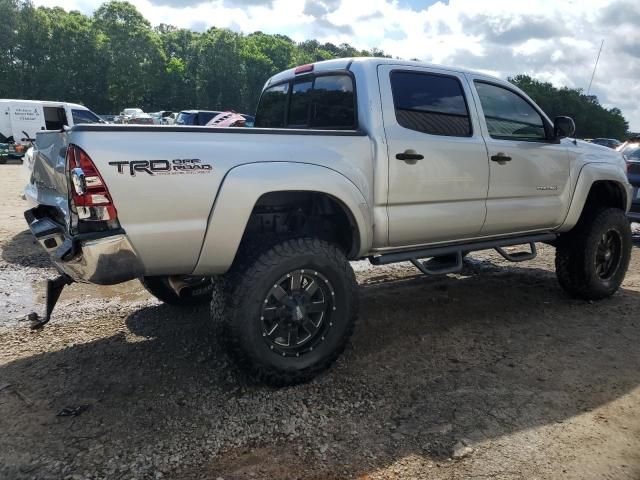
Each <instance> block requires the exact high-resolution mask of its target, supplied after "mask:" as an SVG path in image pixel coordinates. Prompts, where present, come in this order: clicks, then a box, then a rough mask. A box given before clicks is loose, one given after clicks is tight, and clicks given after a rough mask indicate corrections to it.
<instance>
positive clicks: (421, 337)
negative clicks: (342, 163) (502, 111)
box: [0, 264, 640, 480]
mask: <svg viewBox="0 0 640 480" xmlns="http://www.w3.org/2000/svg"><path fill="white" fill-rule="evenodd" d="M478 270H486V271H485V272H484V275H482V276H480V275H475V273H477V271H478ZM360 293H361V304H362V307H361V315H360V319H361V320H360V323H359V326H358V328H357V329H356V332H355V335H354V338H353V345H352V347H351V348H350V349H349V350H348V351H347V352H346V354H345V355H344V356H343V358H342V359H341V360H340V361H339V362H338V364H337V365H336V366H334V368H333V369H331V370H330V371H329V372H328V373H326V374H324V375H322V376H321V377H319V378H318V379H316V380H314V381H313V382H310V383H309V384H306V385H301V386H297V387H292V388H285V389H280V390H273V389H269V388H266V387H262V386H259V385H255V384H252V383H251V382H250V381H248V380H247V379H245V378H244V377H243V376H242V375H241V374H238V373H237V372H236V371H235V369H234V368H233V367H229V368H227V367H228V364H227V359H226V357H225V356H224V355H223V354H221V353H220V352H219V351H218V350H217V349H216V348H213V347H212V346H213V345H215V344H216V342H215V338H214V337H213V333H212V330H211V329H210V327H209V324H208V314H207V309H206V308H201V309H197V310H190V311H184V310H179V309H176V308H173V307H170V306H165V305H160V306H153V307H149V308H144V309H142V310H140V311H138V312H136V313H134V314H133V315H131V316H129V317H128V318H126V320H125V322H126V328H125V329H123V330H122V332H121V333H119V334H116V335H112V336H110V337H107V338H102V339H100V340H98V341H91V342H88V343H77V344H73V343H71V344H69V345H68V346H67V347H66V348H63V349H61V350H59V351H56V352H53V353H44V354H41V355H36V356H32V357H29V358H25V359H21V360H16V361H13V362H10V363H8V364H6V365H3V366H0V380H1V381H0V384H1V383H9V384H12V385H14V386H15V388H16V390H19V391H20V395H17V394H14V393H12V391H11V389H7V391H5V392H2V391H0V431H2V432H3V433H2V436H1V437H0V452H1V453H0V465H4V466H5V467H4V469H5V470H4V471H3V470H2V468H0V473H3V474H4V475H5V476H6V475H8V477H7V478H9V477H11V478H23V477H24V478H27V477H29V478H30V477H33V476H37V477H38V478H48V477H47V476H46V474H47V469H48V468H49V466H50V465H51V464H52V462H54V461H59V462H62V463H63V464H67V465H71V467H69V469H68V470H67V471H66V473H74V472H75V470H74V468H75V467H73V465H78V464H82V465H87V466H91V467H87V468H84V469H79V470H78V471H92V472H106V473H107V474H108V473H109V472H110V470H109V468H111V467H110V466H109V465H110V464H109V459H113V458H117V462H116V463H118V464H120V463H127V462H132V464H135V462H136V461H141V460H136V458H138V457H140V458H147V459H148V458H150V459H151V460H150V461H151V464H154V465H155V466H154V467H153V469H151V470H148V472H147V473H148V474H149V476H152V475H153V472H154V471H155V470H154V469H159V470H161V471H164V472H165V474H166V477H165V478H180V479H190V478H217V477H219V476H222V477H224V478H225V479H227V480H228V479H230V478H245V476H246V474H247V472H248V471H253V472H260V473H259V476H261V477H273V478H276V477H277V478H298V477H300V475H301V472H304V471H305V470H308V472H309V474H310V475H311V476H312V478H313V476H314V475H316V476H317V477H318V478H320V477H321V478H333V476H334V475H335V477H340V478H342V477H344V476H348V475H354V476H355V475H360V474H364V473H367V472H372V471H375V470H376V469H379V468H382V467H384V466H385V465H388V464H390V463H393V462H395V461H397V460H399V459H401V458H404V457H407V456H410V455H414V456H415V455H417V456H420V457H423V458H425V459H435V460H441V459H443V458H446V457H448V456H450V454H451V452H452V449H453V446H454V445H455V444H456V442H457V441H459V439H461V438H466V439H468V440H470V441H471V442H475V441H480V440H484V439H492V438H498V437H501V436H504V435H508V434H511V433H514V432H518V431H522V430H525V429H530V428H532V427H536V426H540V425H546V424H551V423H556V422H562V421H564V420H566V419H569V418H571V417H574V416H575V415H578V414H580V413H582V412H585V411H588V410H591V409H594V408H596V407H598V406H600V405H603V404H605V403H607V402H611V401H612V400H615V399H616V398H618V397H619V396H621V395H623V394H625V393H627V392H629V391H630V390H632V389H634V388H636V387H637V386H638V385H639V384H640V369H639V368H638V366H640V349H638V347H637V346H638V343H639V341H640V330H639V329H638V323H637V322H638V320H637V315H636V313H637V312H638V307H639V306H640V294H639V293H638V292H635V291H630V290H622V291H621V292H619V293H618V294H617V295H616V296H614V297H613V298H611V299H608V300H605V301H603V302H599V303H595V304H590V303H588V302H580V301H574V300H570V299H568V298H566V296H564V295H563V293H562V292H561V291H560V290H559V288H558V287H557V285H556V282H555V278H554V277H553V275H552V274H551V273H550V272H548V271H546V270H536V269H527V268H519V267H511V268H505V269H497V268H495V267H492V266H491V265H485V264H477V265H472V266H471V267H469V268H467V270H466V271H465V275H463V276H462V277H459V278H450V277H448V278H422V277H420V278H414V279H410V280H404V281H396V282H388V283H382V284H377V285H372V286H363V287H361V289H360ZM634 312H636V313H634ZM115 321H117V320H114V322H115ZM89 327H90V326H89ZM49 328H56V327H54V326H52V327H49ZM34 335H41V336H46V335H47V329H45V330H44V331H42V332H39V333H34ZM25 399H26V400H25ZM79 405H88V406H89V409H88V410H87V411H86V412H84V413H83V414H82V415H81V416H78V417H57V416H56V412H58V411H59V410H60V409H62V408H63V407H67V406H79ZM256 449H258V450H256ZM158 451H162V452H165V453H163V457H162V458H156V457H155V456H154V455H155V453H154V452H158ZM167 451H169V452H174V453H175V455H178V457H175V458H178V459H179V460H178V461H176V462H173V460H171V456H170V454H166V452H167ZM220 451H224V452H226V454H225V455H223V456H220V455H217V453H218V452H220ZM252 452H253V453H252ZM255 452H260V453H259V454H258V455H256V453H255ZM165 457H166V458H165ZM143 463H144V462H143ZM300 465H305V469H302V470H301V467H300ZM141 468H142V467H141ZM143 473H144V472H143ZM140 476H144V475H140Z"/></svg>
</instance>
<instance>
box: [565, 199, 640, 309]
mask: <svg viewBox="0 0 640 480" xmlns="http://www.w3.org/2000/svg"><path fill="white" fill-rule="evenodd" d="M631 245H632V239H631V229H630V228H629V222H628V221H627V218H626V216H625V214H624V212H623V211H622V210H619V209H617V208H607V209H601V210H597V211H596V212H594V213H593V215H592V216H591V217H590V218H586V219H581V220H580V223H579V224H578V225H577V226H576V228H575V229H574V230H572V231H571V232H569V233H567V234H565V235H564V236H563V237H561V238H560V240H559V243H558V246H557V248H556V275H557V277H558V281H559V283H560V285H561V286H562V288H563V289H564V290H565V291H566V292H567V293H569V294H570V295H572V296H574V297H576V298H581V299H585V300H600V299H602V298H606V297H608V296H610V295H613V294H614V293H615V292H616V290H618V288H619V287H620V285H621V284H622V281H623V280H624V276H625V274H626V273H627V268H628V267H629V260H630V259H631Z"/></svg>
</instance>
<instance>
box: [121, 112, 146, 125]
mask: <svg viewBox="0 0 640 480" xmlns="http://www.w3.org/2000/svg"><path fill="white" fill-rule="evenodd" d="M143 113H144V112H143V111H142V109H141V108H125V109H124V110H123V111H122V112H120V115H119V116H118V117H119V118H118V123H129V121H130V120H131V119H132V118H135V117H137V116H138V115H142V114H143Z"/></svg>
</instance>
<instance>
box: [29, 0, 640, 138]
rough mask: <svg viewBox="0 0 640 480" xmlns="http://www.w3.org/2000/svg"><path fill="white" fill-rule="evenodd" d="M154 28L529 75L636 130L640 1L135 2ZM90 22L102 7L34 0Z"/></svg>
mask: <svg viewBox="0 0 640 480" xmlns="http://www.w3.org/2000/svg"><path fill="white" fill-rule="evenodd" d="M130 1H131V3H133V4H134V5H135V6H136V7H137V8H138V9H139V10H140V12H141V13H142V14H143V15H144V16H145V17H146V18H147V19H149V21H151V23H152V24H154V25H156V24H159V23H171V24H174V25H177V26H180V27H192V26H194V25H197V26H198V28H199V29H202V28H203V27H209V26H217V27H233V28H234V29H235V30H238V29H239V30H241V31H243V32H252V31H256V30H262V31H264V32H267V33H281V34H285V35H289V36H290V37H291V38H293V39H294V40H297V41H301V40H305V39H308V38H316V39H318V40H319V41H321V42H326V41H329V42H333V43H336V44H339V43H342V42H347V43H350V44H351V45H353V46H355V47H358V48H372V47H377V48H381V49H382V50H384V51H385V52H387V53H388V54H391V55H394V56H398V57H401V58H419V59H421V60H424V61H427V62H434V63H442V64H449V65H455V66H462V67H467V68H472V69H476V70H482V71H485V72H493V73H494V74H497V75H498V76H502V77H507V76H511V75H516V74H518V73H526V74H529V75H532V76H534V77H536V78H539V79H541V80H545V81H552V82H553V83H555V84H556V85H567V86H570V87H576V88H584V89H586V88H587V86H588V84H589V79H590V77H591V71H592V69H593V64H594V62H595V58H596V55H597V52H598V48H599V46H600V42H601V40H602V39H604V40H605V45H604V49H603V52H602V56H601V58H600V63H599V65H598V71H597V73H596V77H595V79H594V82H593V86H592V93H594V94H597V95H598V97H599V98H600V101H601V102H602V103H603V104H604V105H605V106H609V107H611V106H617V107H619V108H620V109H621V110H622V112H623V114H624V115H625V117H626V118H627V120H629V122H630V126H631V129H632V130H635V131H640V102H638V101H637V99H638V98H640V82H638V81H637V80H638V78H640V30H639V29H638V25H639V24H640V2H638V1H637V0H584V1H577V0H573V1H572V0H569V1H563V2H558V1H556V0H528V1H527V2H520V1H514V0H484V1H478V0H451V1H449V2H448V3H445V2H442V1H438V2H436V3H433V2H427V3H429V4H430V5H429V6H427V7H425V8H423V9H421V10H419V9H415V8H414V9H409V8H402V7H400V6H399V3H398V1H397V0H367V2H366V3H364V2H361V1H358V0H305V1H301V0H187V1H179V0H130ZM34 3H36V4H37V5H47V6H53V5H59V6H62V7H64V8H66V9H72V8H73V9H78V10H80V11H82V12H84V13H88V14H90V13H91V12H92V11H93V10H94V9H95V8H97V7H98V6H99V4H100V3H101V0H35V1H34Z"/></svg>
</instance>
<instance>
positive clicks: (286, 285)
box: [212, 238, 357, 386]
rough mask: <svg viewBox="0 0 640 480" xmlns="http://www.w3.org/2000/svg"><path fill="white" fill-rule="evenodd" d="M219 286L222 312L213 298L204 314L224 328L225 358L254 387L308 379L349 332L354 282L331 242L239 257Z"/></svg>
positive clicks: (303, 242)
mask: <svg viewBox="0 0 640 480" xmlns="http://www.w3.org/2000/svg"><path fill="white" fill-rule="evenodd" d="M225 280H226V287H227V288H226V292H225V295H226V301H225V306H224V311H223V312H220V309H219V303H218V301H217V300H216V301H214V302H213V303H212V316H213V317H214V320H215V321H220V320H221V321H222V322H223V323H224V333H223V335H224V340H225V342H226V344H227V347H228V349H229V351H230V353H231V354H232V355H233V356H235V357H236V358H237V359H238V360H239V361H240V363H241V365H242V366H244V367H245V368H246V370H248V372H249V373H250V374H251V375H252V376H253V377H255V378H256V379H258V380H260V381H263V382H265V383H268V384H271V385H276V386H283V385H292V384H296V383H300V382H304V381H307V380H309V379H311V378H313V377H314V376H315V375H317V374H318V373H319V372H321V371H323V370H325V369H326V368H328V367H329V366H330V365H331V364H332V363H333V361H334V360H335V359H336V358H337V357H338V355H339V354H340V353H341V352H342V351H343V350H344V348H345V345H346V343H347V340H348V339H349V336H350V335H351V333H352V332H353V328H354V324H355V319H356V315H357V289H356V282H355V276H354V274H353V270H352V269H351V266H350V265H349V262H348V261H347V259H346V258H345V256H344V254H343V253H342V252H341V251H340V250H339V249H338V248H337V247H336V246H335V245H333V244H330V243H328V242H325V241H322V240H317V239H311V238H300V239H290V240H285V241H282V242H281V243H278V244H276V245H275V246H273V247H270V248H265V249H264V250H263V252H258V253H257V254H256V253H251V252H245V253H240V258H239V259H238V261H237V262H236V265H234V267H233V268H232V270H231V271H230V272H229V273H228V274H227V276H226V279H225ZM220 317H222V318H220Z"/></svg>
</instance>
